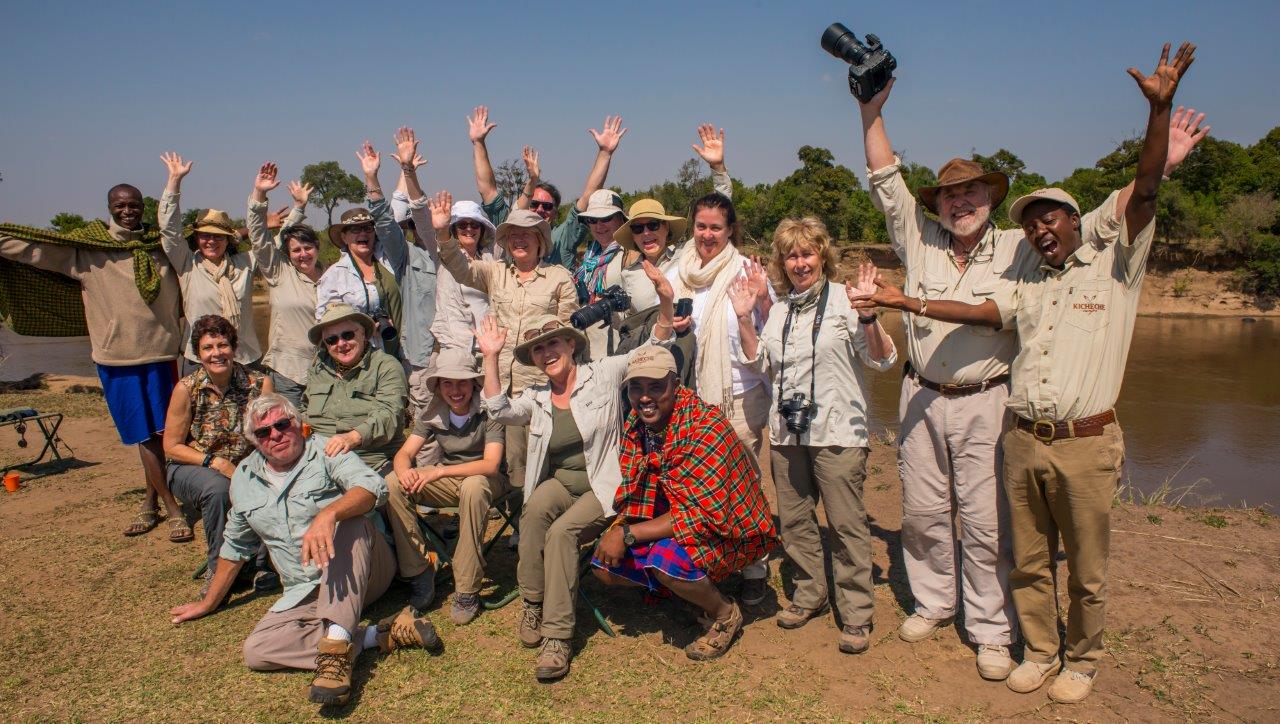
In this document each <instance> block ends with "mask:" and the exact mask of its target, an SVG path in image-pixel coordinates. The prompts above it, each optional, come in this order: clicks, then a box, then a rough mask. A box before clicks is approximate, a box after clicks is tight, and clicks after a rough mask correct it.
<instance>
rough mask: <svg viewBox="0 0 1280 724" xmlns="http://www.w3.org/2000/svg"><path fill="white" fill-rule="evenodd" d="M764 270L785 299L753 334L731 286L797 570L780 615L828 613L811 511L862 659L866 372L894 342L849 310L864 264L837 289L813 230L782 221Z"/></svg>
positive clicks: (747, 297) (785, 619) (866, 557)
mask: <svg viewBox="0 0 1280 724" xmlns="http://www.w3.org/2000/svg"><path fill="white" fill-rule="evenodd" d="M769 267H770V269H771V270H773V271H774V273H775V278H776V279H777V282H778V286H779V288H780V289H781V290H782V291H783V292H784V293H785V296H784V297H783V298H782V299H781V300H780V301H779V303H778V304H776V305H774V307H773V309H772V310H771V311H770V313H769V319H768V321H767V322H765V325H764V330H763V331H762V332H760V334H759V335H758V336H757V334H756V327H755V325H754V323H753V321H752V316H751V315H752V314H753V310H754V308H755V304H756V295H755V293H754V292H753V291H752V290H751V289H750V288H749V287H748V285H747V283H746V282H745V281H742V280H738V281H736V282H734V284H733V285H732V286H731V287H730V289H729V296H730V299H731V300H732V303H733V309H734V312H735V313H736V314H737V318H738V334H739V335H740V337H741V339H742V354H743V357H742V362H743V363H745V364H748V365H750V366H751V367H752V368H753V369H755V370H758V371H760V372H763V373H765V374H767V375H768V376H769V383H768V385H767V387H766V389H768V391H769V393H771V397H772V408H771V410H770V414H769V462H770V466H771V467H770V469H771V471H772V474H773V484H774V487H775V488H776V490H777V496H778V517H779V520H780V521H781V523H782V545H783V549H784V550H785V551H786V553H787V556H788V557H789V558H790V559H791V560H792V561H793V562H794V563H795V567H796V574H795V586H796V589H795V594H794V595H793V596H792V601H791V604H790V605H789V606H787V607H786V608H785V609H784V610H783V611H782V612H781V613H780V614H779V615H778V625H779V626H781V627H782V628H786V629H794V628H799V627H800V626H803V625H804V624H805V623H807V622H808V621H809V619H812V618H816V617H817V616H820V615H822V614H823V613H824V612H825V611H826V610H827V609H828V607H829V605H830V604H829V603H828V600H829V595H828V591H827V584H826V581H827V578H826V573H825V569H824V566H823V552H822V535H821V533H820V529H819V528H818V517H817V502H818V500H819V499H821V500H822V503H823V507H824V509H825V511H826V517H827V522H828V525H829V526H830V527H831V530H832V532H833V533H834V537H833V541H834V542H833V547H832V552H831V556H832V565H831V567H832V572H833V577H834V581H835V585H836V592H835V596H834V600H835V605H836V608H837V609H838V610H839V612H840V620H841V623H842V624H843V629H842V630H841V632H840V636H839V639H838V646H839V649H840V650H841V651H842V652H844V653H850V654H858V653H862V652H863V651H866V650H867V646H868V638H867V637H868V634H869V633H870V631H871V616H872V613H873V612H874V610H875V601H874V596H873V593H872V585H871V534H870V532H869V531H868V528H867V512H866V508H865V507H863V503H862V484H863V480H864V479H865V477H866V466H867V453H868V431H867V387H866V382H865V380H864V379H863V376H862V370H861V369H860V368H859V367H858V366H857V365H855V364H854V358H855V357H857V358H859V359H860V360H861V361H862V364H863V365H865V366H867V367H870V368H872V369H875V370H879V371H882V372H883V371H885V370H887V369H889V368H890V367H891V366H892V365H893V363H894V361H895V360H896V359H897V351H896V350H895V349H894V345H893V340H892V339H890V338H889V335H888V333H886V332H885V330H884V328H883V327H882V326H881V324H880V321H879V320H878V319H877V317H876V316H875V315H874V314H872V315H868V316H865V317H864V316H861V315H860V314H859V313H858V312H856V311H855V310H854V309H853V308H852V306H851V300H852V299H853V297H854V295H855V294H856V293H861V292H864V291H867V290H871V291H874V290H875V281H874V280H875V275H876V269H875V266H873V265H871V264H867V263H863V264H862V265H860V267H859V270H858V278H857V284H856V286H848V287H846V286H845V285H843V284H840V283H839V282H837V281H835V274H836V253H835V249H834V248H833V247H832V245H831V237H830V236H829V235H828V234H827V228H826V226H825V225H823V223H822V222H821V221H819V220H818V219H816V218H814V217H812V216H806V217H804V218H790V219H783V221H782V222H781V223H780V224H778V228H777V230H775V231H774V234H773V254H772V256H771V258H770V261H769Z"/></svg>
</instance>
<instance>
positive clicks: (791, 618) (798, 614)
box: [778, 601, 830, 629]
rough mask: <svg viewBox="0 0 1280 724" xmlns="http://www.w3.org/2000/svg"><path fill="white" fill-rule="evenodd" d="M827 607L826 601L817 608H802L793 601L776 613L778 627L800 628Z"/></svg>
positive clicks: (822, 612)
mask: <svg viewBox="0 0 1280 724" xmlns="http://www.w3.org/2000/svg"><path fill="white" fill-rule="evenodd" d="M829 608H830V605H829V604H828V603H827V602H826V601H823V602H822V605H821V606H818V607H817V608H804V607H803V606H797V605H795V604H794V603H793V604H791V605H790V606H787V607H786V608H784V609H782V611H780V612H779V613H778V627H779V628H785V629H795V628H800V627H801V626H803V625H805V624H806V623H809V620H810V619H814V618H817V617H819V616H821V615H822V614H824V613H826V612H827V610H828V609H829Z"/></svg>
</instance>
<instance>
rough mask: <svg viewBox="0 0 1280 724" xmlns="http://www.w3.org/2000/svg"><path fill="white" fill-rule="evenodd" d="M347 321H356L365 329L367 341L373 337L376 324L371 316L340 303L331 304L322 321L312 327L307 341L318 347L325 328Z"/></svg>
mask: <svg viewBox="0 0 1280 724" xmlns="http://www.w3.org/2000/svg"><path fill="white" fill-rule="evenodd" d="M347 319H354V320H356V321H357V322H359V323H360V326H361V327H364V336H365V339H366V340H367V339H369V338H370V337H372V336H373V330H374V324H373V320H372V319H371V318H370V317H369V315H367V314H365V313H364V312H361V311H360V310H358V309H356V308H355V307H353V306H351V305H350V304H342V303H338V304H330V305H329V307H328V308H327V309H325V310H324V314H323V315H321V316H320V321H319V322H316V323H315V324H314V325H312V326H311V329H309V330H307V339H309V340H311V344H314V345H317V346H318V345H319V344H320V337H321V335H322V334H323V332H324V328H325V327H328V326H329V325H331V324H337V323H338V322H341V321H343V320H347Z"/></svg>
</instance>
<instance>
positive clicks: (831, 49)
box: [822, 23, 898, 103]
mask: <svg viewBox="0 0 1280 724" xmlns="http://www.w3.org/2000/svg"><path fill="white" fill-rule="evenodd" d="M822 49H823V50H825V51H827V52H828V53H830V54H832V55H834V56H835V57H837V58H839V59H840V60H843V61H844V62H846V63H848V64H849V92H850V93H852V94H853V97H854V98H857V99H858V100H860V101H862V102H863V103H866V102H867V101H870V100H871V98H872V96H874V95H875V94H877V93H879V92H880V91H881V90H883V89H884V87H885V86H886V85H889V79H890V78H892V77H893V71H894V69H896V68H897V67H898V61H897V60H894V57H893V55H892V54H891V53H890V52H889V51H887V50H885V49H884V45H882V44H881V43H880V39H879V38H877V37H876V36H874V35H872V34H870V33H867V41H866V43H865V44H864V43H862V42H861V41H859V40H858V36H856V35H854V34H853V31H852V30H850V29H848V28H846V27H845V26H844V25H842V24H841V23H832V24H831V26H830V27H828V28H827V29H826V30H824V31H823V33H822Z"/></svg>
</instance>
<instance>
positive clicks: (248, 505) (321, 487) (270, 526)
mask: <svg viewBox="0 0 1280 724" xmlns="http://www.w3.org/2000/svg"><path fill="white" fill-rule="evenodd" d="M328 440H329V438H327V437H324V436H323V435H313V436H311V437H310V438H309V439H308V440H307V441H306V445H305V447H304V448H303V450H302V456H301V457H299V458H298V462H297V464H296V465H294V467H293V470H291V471H289V473H288V475H287V476H286V477H285V480H284V486H283V488H281V489H279V490H274V489H272V488H271V486H270V484H268V482H267V478H266V475H265V471H266V469H267V459H266V458H264V457H263V456H262V453H260V452H257V451H254V452H253V453H252V454H250V455H249V457H247V458H245V459H244V460H242V461H241V462H240V464H239V465H237V466H236V472H235V474H234V475H232V476H231V501H232V502H231V510H229V511H228V512H227V526H226V528H225V529H224V531H223V534H222V550H221V551H219V552H218V555H219V556H220V557H222V558H226V559H227V560H229V561H247V560H249V559H250V558H253V557H254V554H255V553H256V552H257V547H258V539H259V538H261V539H262V542H263V543H265V544H266V546H267V551H268V552H269V553H270V554H271V563H272V564H273V565H274V566H275V569H276V572H277V573H279V574H280V579H281V581H283V582H284V595H283V596H281V597H280V599H279V600H277V601H276V602H275V603H274V604H272V605H271V610H272V611H287V610H289V609H291V608H293V607H294V606H297V605H298V604H299V603H301V602H302V600H303V599H304V598H306V597H307V596H308V595H310V594H311V592H312V591H314V590H315V588H316V586H318V585H320V569H319V568H318V567H317V566H315V565H314V564H308V565H306V566H304V565H302V536H303V534H304V533H306V532H307V529H308V528H310V527H311V522H312V521H313V520H314V519H315V517H316V514H317V513H319V512H320V511H321V510H324V509H325V508H326V507H328V506H329V505H330V504H331V503H333V501H335V500H337V499H338V498H341V497H342V496H343V495H344V494H346V492H347V491H348V490H350V489H352V488H364V489H365V490H367V491H369V492H370V493H372V494H373V496H374V497H375V498H376V501H375V502H374V509H376V508H377V507H378V506H380V505H383V504H385V503H386V502H387V483H386V481H384V480H383V479H382V477H381V476H380V475H378V474H377V473H375V472H373V470H370V469H369V466H368V465H365V464H364V463H363V462H361V460H360V458H358V457H356V454H355V453H352V452H345V453H342V454H341V455H335V456H333V457H328V456H326V455H325V454H324V445H325V443H326V442H327V441H328ZM374 515H375V513H374V510H370V511H369V512H368V513H366V514H365V517H368V518H370V519H373V516H374Z"/></svg>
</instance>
